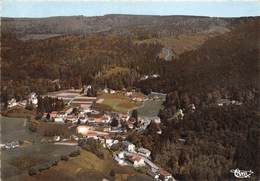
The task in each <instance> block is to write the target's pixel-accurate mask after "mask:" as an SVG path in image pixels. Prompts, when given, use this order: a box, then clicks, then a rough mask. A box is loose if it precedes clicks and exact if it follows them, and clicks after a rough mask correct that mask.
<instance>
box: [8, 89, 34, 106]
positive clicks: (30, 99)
mask: <svg viewBox="0 0 260 181" xmlns="http://www.w3.org/2000/svg"><path fill="white" fill-rule="evenodd" d="M28 103H29V104H32V105H33V106H35V107H37V103H38V98H37V94H36V93H35V92H32V93H30V94H29V95H28V96H27V99H24V100H21V101H17V100H16V99H15V98H12V99H10V100H9V101H8V105H7V107H8V108H13V107H22V108H25V107H26V105H27V104H28Z"/></svg>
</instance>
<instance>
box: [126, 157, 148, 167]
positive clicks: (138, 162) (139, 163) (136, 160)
mask: <svg viewBox="0 0 260 181" xmlns="http://www.w3.org/2000/svg"><path fill="white" fill-rule="evenodd" d="M126 159H127V160H128V161H129V162H130V163H132V164H133V166H134V167H143V166H145V163H144V159H143V158H142V157H140V156H138V155H129V156H127V158H126Z"/></svg>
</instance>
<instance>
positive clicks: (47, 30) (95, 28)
mask: <svg viewBox="0 0 260 181" xmlns="http://www.w3.org/2000/svg"><path fill="white" fill-rule="evenodd" d="M256 18H259V17H244V18H213V17H202V16H149V15H117V14H108V15H104V16H92V17H86V16H56V17H48V18H6V17H3V18H1V23H2V25H1V28H2V32H3V33H8V32H12V33H16V34H20V35H25V34H27V35H28V34H89V33H97V32H107V31H118V30H120V32H121V33H127V32H128V31H127V29H128V28H132V27H141V28H144V29H149V30H150V31H159V29H160V30H161V29H162V28H163V29H164V30H165V31H172V30H173V29H174V30H175V31H178V30H180V31H182V33H185V32H186V31H189V32H190V31H191V32H200V31H207V30H210V27H223V26H225V27H229V26H233V25H234V22H238V21H240V22H241V21H242V22H243V21H250V20H254V19H256Z"/></svg>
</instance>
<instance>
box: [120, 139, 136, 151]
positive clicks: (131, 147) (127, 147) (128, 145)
mask: <svg viewBox="0 0 260 181" xmlns="http://www.w3.org/2000/svg"><path fill="white" fill-rule="evenodd" d="M123 146H124V148H125V150H127V151H129V152H134V151H135V145H134V144H133V143H130V142H129V141H123Z"/></svg>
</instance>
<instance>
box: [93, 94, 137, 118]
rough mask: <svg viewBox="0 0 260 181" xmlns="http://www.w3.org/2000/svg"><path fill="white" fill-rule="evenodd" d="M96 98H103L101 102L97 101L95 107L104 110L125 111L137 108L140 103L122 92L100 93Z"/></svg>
mask: <svg viewBox="0 0 260 181" xmlns="http://www.w3.org/2000/svg"><path fill="white" fill-rule="evenodd" d="M98 99H103V102H102V103H97V105H96V108H97V109H99V110H104V111H116V112H122V113H126V112H128V111H129V110H132V109H134V108H137V107H139V106H140V105H141V103H137V102H134V101H132V100H131V99H130V98H129V97H127V96H125V95H123V94H105V93H102V94H100V95H99V96H98Z"/></svg>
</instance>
